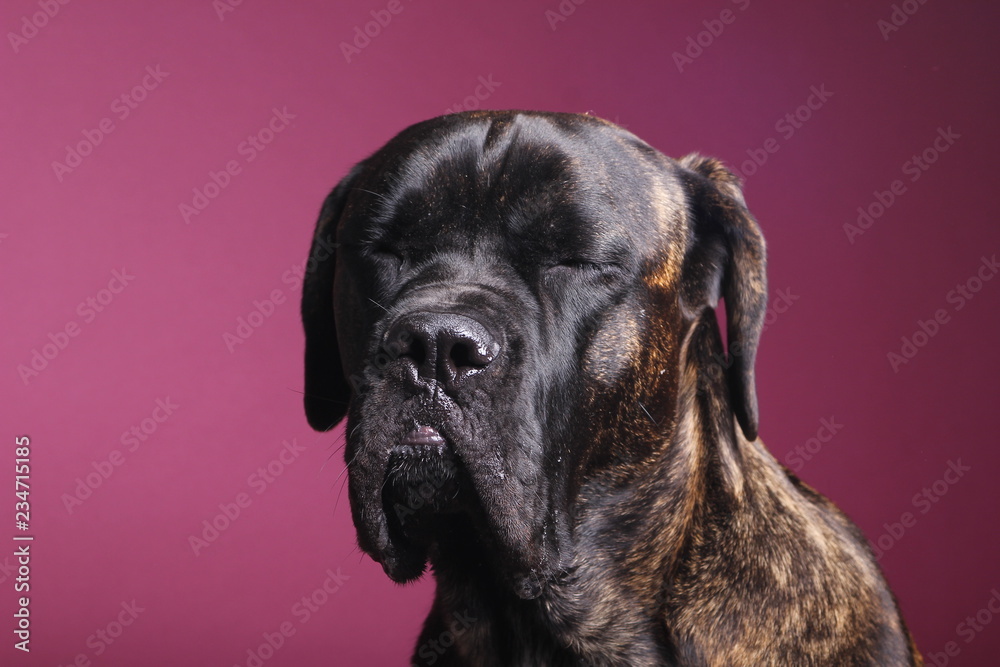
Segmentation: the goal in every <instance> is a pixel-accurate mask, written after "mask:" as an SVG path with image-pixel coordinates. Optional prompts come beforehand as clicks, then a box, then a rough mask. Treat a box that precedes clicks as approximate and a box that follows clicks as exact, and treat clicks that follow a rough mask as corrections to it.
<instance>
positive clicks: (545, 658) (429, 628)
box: [417, 317, 758, 665]
mask: <svg viewBox="0 0 1000 667" xmlns="http://www.w3.org/2000/svg"><path fill="white" fill-rule="evenodd" d="M678 347H679V349H678V350H677V352H676V354H677V355H678V356H677V357H676V359H677V361H676V362H675V363H677V366H675V367H677V368H679V373H678V375H677V376H676V382H674V383H673V387H674V391H675V396H674V397H673V400H672V401H671V403H672V408H673V409H672V411H671V413H668V414H663V412H662V411H660V412H659V413H658V414H656V416H658V417H659V418H661V419H663V422H662V427H661V429H660V431H661V436H660V437H661V438H662V440H661V441H660V443H661V444H660V446H659V447H654V448H653V450H652V451H651V456H650V458H649V459H648V460H647V461H646V462H645V464H644V465H643V466H641V467H640V468H639V472H638V473H632V474H629V475H628V476H624V475H623V476H621V477H620V478H619V479H610V480H609V479H608V478H606V477H605V478H601V479H595V480H591V481H589V482H588V483H586V484H584V485H583V487H582V488H581V489H580V490H579V492H578V494H577V498H576V499H575V507H576V513H575V519H574V526H573V529H572V538H571V539H572V544H571V545H570V551H571V555H570V557H569V558H568V559H567V561H568V563H569V567H568V568H567V569H566V571H565V574H564V576H562V577H561V578H559V579H558V580H555V581H550V582H548V585H547V587H546V590H545V592H544V593H543V594H542V596H541V597H540V598H539V599H537V600H521V599H519V598H517V597H516V596H515V595H514V594H513V593H512V592H510V590H509V586H508V585H507V584H506V583H505V582H504V581H503V577H502V576H500V575H499V574H497V575H496V576H484V575H485V574H486V573H485V572H484V571H483V565H482V564H483V563H484V562H488V561H489V558H488V557H485V556H484V554H477V553H476V552H475V549H476V547H469V550H468V551H465V552H464V553H459V554H456V553H449V554H445V555H443V556H442V557H441V559H440V560H438V562H437V564H436V565H437V567H436V569H435V571H436V574H435V576H436V578H437V581H438V590H437V596H436V599H435V604H434V607H433V610H432V613H431V615H430V617H429V618H428V620H427V624H426V626H425V630H424V634H423V637H422V641H421V643H420V644H419V645H418V649H417V657H418V658H419V657H420V650H421V648H425V649H426V648H427V646H429V644H427V642H429V641H431V640H433V638H434V637H438V636H441V635H442V633H443V634H444V636H445V639H446V640H447V641H448V643H452V642H453V643H454V644H455V646H454V648H453V649H450V650H449V652H448V653H449V654H454V659H455V660H456V662H455V663H454V664H477V665H490V664H494V663H493V662H491V660H496V663H495V664H522V663H523V664H539V665H542V664H550V663H551V664H563V663H562V662H561V661H562V660H567V661H569V662H568V663H567V664H579V663H580V662H583V663H584V664H586V663H589V662H593V663H596V664H604V663H605V662H610V663H614V664H630V665H643V664H663V662H664V661H665V660H666V659H669V657H668V656H664V655H663V653H662V652H663V646H664V643H665V642H664V641H663V632H664V630H663V628H662V618H663V614H662V610H663V606H664V604H665V600H666V598H667V597H668V596H669V595H670V590H669V589H670V585H671V582H672V580H673V579H674V576H673V575H674V573H676V571H677V569H678V568H680V567H682V566H683V560H684V553H685V551H686V550H687V549H688V548H689V547H690V541H691V540H692V539H693V538H694V536H695V535H696V534H697V532H698V531H697V530H696V529H697V527H698V526H699V524H700V522H701V521H702V519H703V517H704V514H705V508H704V507H703V505H704V503H705V499H706V498H710V499H711V502H713V503H727V502H737V501H738V498H739V496H740V495H741V492H742V485H743V477H742V475H741V473H740V469H741V463H740V460H739V459H740V458H741V457H744V456H747V455H751V456H753V455H756V453H758V450H757V448H756V447H752V446H749V443H747V442H746V440H745V439H743V438H742V434H741V433H740V432H739V427H738V426H737V425H736V424H735V420H734V419H733V418H732V417H731V415H732V412H731V410H730V409H729V405H728V402H729V398H728V393H727V390H726V388H725V381H724V378H723V376H722V373H721V372H719V373H716V372H712V371H711V369H710V370H709V372H706V368H705V359H706V358H709V357H712V355H713V353H714V351H715V350H718V349H721V342H720V341H719V334H718V329H717V326H716V324H715V321H714V317H712V319H711V320H708V318H707V317H703V318H702V319H701V320H700V321H698V322H696V323H693V324H692V325H691V327H690V329H689V331H688V334H687V336H685V338H684V340H683V341H681V344H680V345H679V346H678ZM719 370H720V371H721V366H720V368H719ZM640 407H642V411H643V413H644V416H643V418H646V415H648V416H649V419H651V420H653V415H649V409H648V408H647V407H646V406H640ZM719 415H726V418H720V416H719ZM654 423H655V422H654ZM647 449H648V443H647ZM632 469H633V470H635V467H634V466H633V467H632ZM636 545H639V546H638V547H637V546H636ZM624 637H628V638H629V639H628V642H627V643H622V642H623V640H622V639H621V638H624ZM512 638H516V641H511V640H512ZM567 647H569V648H567ZM511 652H515V653H511ZM459 656H462V659H461V660H459ZM426 657H427V656H425V658H426ZM441 657H442V658H443V659H444V661H442V662H437V663H436V664H445V665H447V664H450V663H449V661H448V655H444V656H441ZM418 664H422V663H420V662H419V660H418Z"/></svg>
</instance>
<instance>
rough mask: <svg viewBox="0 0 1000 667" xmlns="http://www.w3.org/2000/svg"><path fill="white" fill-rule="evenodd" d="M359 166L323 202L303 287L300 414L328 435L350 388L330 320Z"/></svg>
mask: <svg viewBox="0 0 1000 667" xmlns="http://www.w3.org/2000/svg"><path fill="white" fill-rule="evenodd" d="M360 171H361V170H360V165H359V166H357V167H355V168H354V169H352V170H351V172H350V173H349V174H348V175H347V176H345V177H344V178H343V180H341V181H340V183H339V184H338V185H337V187H335V188H334V189H333V192H331V193H330V195H329V196H328V197H327V198H326V201H324V202H323V208H322V209H321V210H320V213H319V220H318V221H317V222H316V231H315V232H314V234H313V240H312V248H311V249H310V251H309V259H308V261H307V262H306V274H305V281H304V282H303V284H302V324H303V326H304V327H305V332H306V359H305V365H306V377H305V380H306V382H305V385H306V386H305V408H306V419H307V420H308V421H309V425H310V426H312V427H313V428H314V429H316V430H317V431H329V430H330V429H331V428H333V427H334V426H336V425H337V424H338V423H339V422H340V420H341V419H343V418H344V415H346V414H347V405H348V402H349V401H350V398H351V388H350V387H349V386H348V384H347V379H346V378H345V377H344V371H343V370H342V368H341V364H340V346H339V345H338V344H337V326H336V322H335V321H334V317H333V277H334V274H335V272H336V259H337V243H336V238H337V222H338V221H339V220H340V215H341V213H342V212H343V210H344V203H345V202H346V200H347V196H348V194H349V193H350V189H351V186H352V184H353V183H354V181H355V180H356V178H357V176H358V174H359V173H360Z"/></svg>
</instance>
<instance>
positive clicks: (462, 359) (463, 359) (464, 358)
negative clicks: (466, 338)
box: [451, 343, 482, 368]
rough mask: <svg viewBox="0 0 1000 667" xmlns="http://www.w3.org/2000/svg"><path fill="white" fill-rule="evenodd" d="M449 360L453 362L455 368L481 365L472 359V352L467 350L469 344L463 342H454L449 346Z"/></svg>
mask: <svg viewBox="0 0 1000 667" xmlns="http://www.w3.org/2000/svg"><path fill="white" fill-rule="evenodd" d="M451 360H452V362H454V364H455V368H462V367H463V366H481V365H482V364H477V363H475V362H474V361H473V360H472V354H471V351H470V350H469V346H468V345H466V344H465V343H455V345H454V346H453V347H452V348H451Z"/></svg>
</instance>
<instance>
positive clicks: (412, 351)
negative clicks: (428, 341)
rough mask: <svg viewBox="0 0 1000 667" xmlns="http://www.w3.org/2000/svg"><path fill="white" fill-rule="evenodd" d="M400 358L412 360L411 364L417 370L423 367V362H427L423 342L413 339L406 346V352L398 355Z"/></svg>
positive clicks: (425, 347)
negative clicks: (414, 365)
mask: <svg viewBox="0 0 1000 667" xmlns="http://www.w3.org/2000/svg"><path fill="white" fill-rule="evenodd" d="M400 356H401V357H409V358H410V359H412V360H413V363H415V364H416V365H417V367H418V368H419V367H420V366H422V365H423V363H424V361H426V360H427V346H426V345H424V341H422V340H421V339H419V338H416V337H414V338H413V339H412V340H411V341H410V344H409V345H408V346H407V348H406V350H405V351H404V352H403V353H402V354H400Z"/></svg>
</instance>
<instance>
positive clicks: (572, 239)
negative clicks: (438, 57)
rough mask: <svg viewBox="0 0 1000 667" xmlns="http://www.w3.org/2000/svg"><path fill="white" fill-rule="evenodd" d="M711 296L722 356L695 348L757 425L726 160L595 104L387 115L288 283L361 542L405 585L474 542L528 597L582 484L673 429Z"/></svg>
mask: <svg viewBox="0 0 1000 667" xmlns="http://www.w3.org/2000/svg"><path fill="white" fill-rule="evenodd" d="M721 297H724V298H725V304H726V319H727V324H728V345H729V352H730V354H729V356H728V357H727V356H726V354H725V351H724V350H723V349H722V347H721V342H719V343H718V344H717V347H718V349H715V350H709V351H708V352H705V353H702V356H703V357H705V358H704V359H703V360H701V361H703V363H704V364H705V365H706V367H711V368H714V369H716V370H717V371H718V372H719V373H722V372H724V373H725V380H726V382H725V385H726V386H728V395H729V400H728V401H727V402H726V404H725V405H724V406H723V409H725V410H728V411H729V414H728V415H727V416H726V417H725V419H728V422H729V424H730V427H731V428H732V429H733V430H734V431H735V430H736V429H741V430H742V434H743V435H744V436H745V437H746V438H748V439H750V440H753V439H754V438H756V433H757V404H756V398H755V393H754V379H753V363H754V356H755V353H756V347H757V340H758V338H759V334H760V329H761V324H762V322H763V316H764V307H765V300H766V290H765V285H764V245H763V240H762V238H761V235H760V231H759V229H758V227H757V225H756V223H755V222H754V221H753V218H752V217H751V216H750V214H749V212H748V211H747V210H746V207H745V206H744V203H743V198H742V195H741V193H740V190H739V186H738V184H737V182H736V179H735V178H734V177H733V176H732V175H731V174H730V173H729V172H728V171H726V170H725V169H724V168H723V167H722V166H721V165H720V164H719V163H717V162H715V161H713V160H709V159H705V158H700V157H697V156H689V157H688V158H685V159H683V160H680V161H674V160H671V159H669V158H667V157H665V156H663V155H662V154H660V153H658V152H657V151H656V150H654V149H652V148H651V147H649V146H648V145H647V144H645V143H644V142H642V141H641V140H639V139H638V138H636V137H635V136H633V135H632V134H630V133H628V132H627V131H625V130H623V129H621V128H619V127H617V126H615V125H612V124H610V123H607V122H604V121H601V120H599V119H597V118H594V117H591V116H578V115H569V114H545V113H525V112H508V111H500V112H471V113H462V114H454V115H450V116H444V117H440V118H436V119H433V120H429V121H426V122H423V123H419V124H417V125H414V126H412V127H410V128H409V129H407V130H405V131H403V132H402V133H400V134H399V135H398V136H396V137H395V138H394V139H393V140H391V141H390V142H389V143H388V144H387V145H386V146H385V147H384V148H382V149H381V150H380V151H378V152H377V153H375V154H374V155H373V156H372V157H370V158H368V159H367V160H365V161H363V162H362V163H360V164H358V165H357V166H356V167H355V168H354V169H353V170H352V171H351V172H350V173H349V174H348V175H347V177H345V178H344V180H343V181H342V182H341V183H340V184H339V185H338V186H337V187H336V188H335V189H334V190H333V192H332V193H331V194H330V196H329V197H328V198H327V200H326V202H325V203H324V205H323V208H322V211H321V213H320V218H319V222H318V224H317V226H316V232H315V236H314V239H313V245H312V252H311V256H310V261H309V263H308V267H307V277H306V282H305V286H304V290H303V301H302V316H303V320H304V323H305V330H306V397H305V405H306V414H307V416H308V419H309V423H310V424H311V425H312V426H313V427H314V428H316V429H319V430H327V429H330V428H332V427H333V426H334V425H336V424H337V423H338V422H339V421H340V420H341V419H342V418H343V417H344V416H345V415H347V417H348V423H347V431H346V433H347V435H346V437H347V446H346V460H347V463H348V472H349V490H350V499H351V507H352V511H353V514H354V522H355V525H356V527H357V529H358V537H359V544H360V546H361V547H362V548H363V549H364V550H365V551H366V552H367V553H369V554H370V555H371V556H372V557H373V558H375V559H376V560H377V561H379V562H380V563H381V564H382V565H383V567H384V568H385V570H386V572H387V573H388V574H389V576H390V577H392V578H393V579H394V580H396V581H408V580H411V579H413V578H415V577H417V576H419V575H420V574H421V573H422V571H423V569H424V567H425V564H426V561H427V559H428V558H431V559H432V560H434V559H437V558H447V555H448V553H449V552H450V551H455V550H461V549H462V548H463V547H462V545H463V544H468V543H469V542H475V543H476V544H478V545H479V546H480V547H481V548H480V549H479V550H478V551H477V553H479V554H484V555H485V556H484V557H485V558H486V559H487V560H489V561H490V562H489V563H486V566H493V567H495V569H496V571H498V572H500V573H502V575H503V576H504V577H505V578H506V579H507V581H509V582H510V584H511V586H512V589H513V590H514V591H515V592H516V593H517V594H518V595H520V596H521V597H524V598H531V597H535V596H537V595H538V594H539V593H540V592H541V590H542V588H543V587H544V584H545V582H546V581H547V580H548V579H550V578H551V577H553V576H555V575H557V574H558V573H559V572H560V571H561V569H562V568H563V567H565V565H566V560H567V558H568V554H569V551H570V545H571V543H572V539H573V512H574V505H575V504H576V503H577V502H579V501H580V498H579V496H580V494H581V489H583V488H585V485H586V484H587V482H588V480H593V479H596V478H598V477H602V476H603V477H606V478H607V479H618V480H621V479H626V478H628V477H629V475H631V474H632V473H633V472H634V471H635V470H637V469H641V468H642V466H643V465H646V466H648V465H651V464H652V462H653V461H654V460H655V458H656V453H657V452H658V451H659V450H660V449H661V448H662V447H664V446H666V444H665V443H666V442H667V440H668V439H669V435H670V433H671V431H672V429H673V428H674V427H675V426H676V415H675V404H676V400H677V387H678V374H679V365H680V363H681V348H682V346H683V341H684V339H685V336H687V335H688V333H689V332H690V331H691V330H692V328H693V327H695V326H696V325H697V324H698V323H699V322H703V321H704V320H705V318H709V317H710V318H712V319H711V321H712V322H713V326H714V321H715V320H714V310H713V309H714V308H715V306H716V305H717V304H718V301H719V299H720V298H721ZM714 340H719V339H718V337H716V338H715V339H714ZM709 352H710V353H711V354H709ZM709 370H711V369H709ZM734 415H735V420H734V419H733V416H734ZM736 424H738V426H737V425H736ZM734 435H735V433H734Z"/></svg>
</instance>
